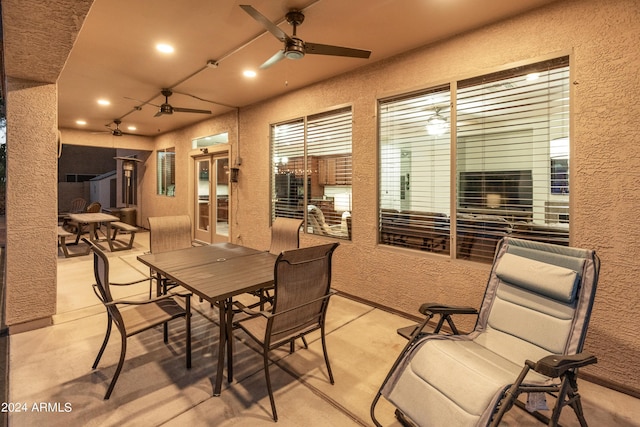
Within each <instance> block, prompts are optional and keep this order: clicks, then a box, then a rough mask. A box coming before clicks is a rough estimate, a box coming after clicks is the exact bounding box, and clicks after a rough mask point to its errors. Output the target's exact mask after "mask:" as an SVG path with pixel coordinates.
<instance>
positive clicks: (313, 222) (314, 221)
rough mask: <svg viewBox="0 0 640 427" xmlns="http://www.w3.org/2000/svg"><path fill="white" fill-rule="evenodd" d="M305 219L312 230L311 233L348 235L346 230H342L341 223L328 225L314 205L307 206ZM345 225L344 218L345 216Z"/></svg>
mask: <svg viewBox="0 0 640 427" xmlns="http://www.w3.org/2000/svg"><path fill="white" fill-rule="evenodd" d="M307 221H308V222H309V226H311V228H312V230H313V234H319V235H322V236H332V237H348V233H347V231H346V230H344V231H343V227H342V224H337V225H329V224H327V222H326V221H325V218H324V214H323V213H322V210H321V209H320V208H319V207H317V206H316V205H308V206H307ZM345 226H346V218H345Z"/></svg>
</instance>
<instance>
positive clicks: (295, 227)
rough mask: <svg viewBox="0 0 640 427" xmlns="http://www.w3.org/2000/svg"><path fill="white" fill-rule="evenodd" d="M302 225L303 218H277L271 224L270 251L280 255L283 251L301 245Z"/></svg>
mask: <svg viewBox="0 0 640 427" xmlns="http://www.w3.org/2000/svg"><path fill="white" fill-rule="evenodd" d="M300 227H302V219H296V218H276V219H275V221H273V224H272V225H271V246H270V247H269V253H270V254H273V255H280V253H281V252H284V251H288V250H291V249H298V248H299V247H300Z"/></svg>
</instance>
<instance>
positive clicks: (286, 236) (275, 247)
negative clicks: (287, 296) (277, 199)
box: [249, 217, 302, 310]
mask: <svg viewBox="0 0 640 427" xmlns="http://www.w3.org/2000/svg"><path fill="white" fill-rule="evenodd" d="M300 227H302V219H297V218H280V217H278V218H276V219H275V220H274V221H273V224H272V225H271V246H270V247H269V253H270V254H272V255H280V253H282V252H284V251H289V250H291V249H298V248H299V247H300ZM272 289H273V286H270V287H268V288H263V289H259V290H257V291H255V292H251V295H253V296H256V297H258V298H260V302H258V303H256V304H252V305H250V306H249V307H250V308H254V307H258V306H260V310H263V309H264V304H265V303H267V302H273V298H272V297H271V293H270V291H271V290H272Z"/></svg>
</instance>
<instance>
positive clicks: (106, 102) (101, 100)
mask: <svg viewBox="0 0 640 427" xmlns="http://www.w3.org/2000/svg"><path fill="white" fill-rule="evenodd" d="M98 104H100V105H111V102H109V101H108V100H106V99H98Z"/></svg>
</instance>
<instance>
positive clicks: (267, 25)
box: [240, 4, 290, 42]
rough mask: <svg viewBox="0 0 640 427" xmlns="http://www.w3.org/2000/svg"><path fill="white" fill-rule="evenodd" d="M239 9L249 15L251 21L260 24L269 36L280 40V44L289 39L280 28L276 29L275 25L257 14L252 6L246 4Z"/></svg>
mask: <svg viewBox="0 0 640 427" xmlns="http://www.w3.org/2000/svg"><path fill="white" fill-rule="evenodd" d="M240 7H241V8H242V10H244V11H245V12H247V13H248V14H249V15H251V17H252V18H253V19H255V20H256V21H258V22H259V23H261V24H262V26H263V27H264V28H266V29H267V31H269V32H270V33H271V34H273V35H274V36H276V38H277V39H278V40H280V41H281V42H284V41H286V40H289V39H290V37H289V36H288V35H287V33H285V32H284V31H282V30H281V29H280V28H278V26H277V25H276V24H274V23H273V22H271V21H269V19H267V17H266V16H264V15H263V14H261V13H260V12H258V11H257V10H256V9H254V8H253V7H252V6H249V5H248V4H241V5H240Z"/></svg>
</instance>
